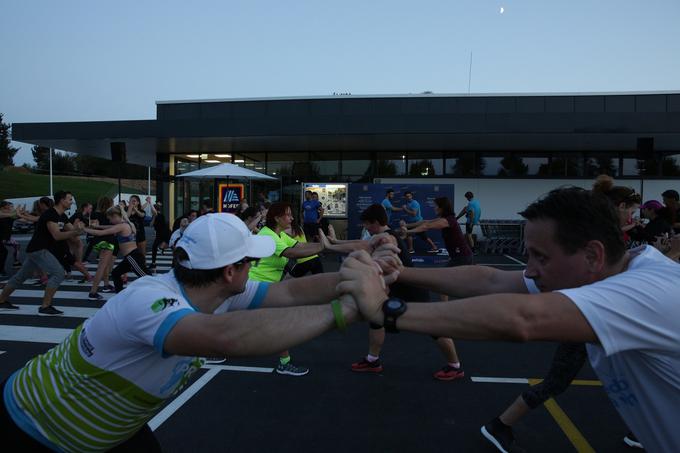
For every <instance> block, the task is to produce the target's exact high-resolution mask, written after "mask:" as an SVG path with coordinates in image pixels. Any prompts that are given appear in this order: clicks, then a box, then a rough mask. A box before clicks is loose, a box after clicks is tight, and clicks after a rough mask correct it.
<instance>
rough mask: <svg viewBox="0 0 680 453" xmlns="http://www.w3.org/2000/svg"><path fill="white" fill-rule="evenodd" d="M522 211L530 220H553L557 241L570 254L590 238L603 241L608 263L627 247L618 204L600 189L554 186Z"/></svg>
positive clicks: (614, 259)
mask: <svg viewBox="0 0 680 453" xmlns="http://www.w3.org/2000/svg"><path fill="white" fill-rule="evenodd" d="M519 215H521V216H522V217H524V218H525V219H527V220H529V221H533V220H553V221H554V222H555V241H556V242H557V243H558V244H559V245H560V247H562V249H563V250H564V251H565V252H566V253H568V254H570V255H573V254H574V253H576V252H577V251H579V250H581V249H583V248H584V247H585V246H586V245H587V244H588V242H589V241H600V242H601V243H602V244H603V245H604V249H605V252H606V254H607V263H608V264H614V263H616V262H617V261H619V260H620V259H621V257H623V254H624V253H625V251H626V246H625V243H624V242H623V233H622V231H621V226H620V224H619V215H618V212H617V210H616V206H615V205H614V204H613V203H612V202H611V200H610V199H609V198H607V197H606V196H605V195H603V194H601V193H599V192H597V191H590V190H585V189H582V188H580V187H561V188H558V189H554V190H551V191H550V192H548V194H547V195H544V196H543V197H541V198H539V199H538V200H537V201H534V202H533V203H531V204H530V205H529V206H528V207H527V208H526V209H525V210H524V211H522V212H520V213H519Z"/></svg>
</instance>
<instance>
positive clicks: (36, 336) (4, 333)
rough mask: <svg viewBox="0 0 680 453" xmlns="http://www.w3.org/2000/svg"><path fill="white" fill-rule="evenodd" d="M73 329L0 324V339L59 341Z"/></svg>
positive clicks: (30, 341)
mask: <svg viewBox="0 0 680 453" xmlns="http://www.w3.org/2000/svg"><path fill="white" fill-rule="evenodd" d="M72 331H73V329H57V328H54V327H33V326H7V325H0V341H24V342H27V343H53V344H54V343H61V342H62V340H63V339H64V338H66V337H67V336H68V335H69V334H70V333H71V332H72Z"/></svg>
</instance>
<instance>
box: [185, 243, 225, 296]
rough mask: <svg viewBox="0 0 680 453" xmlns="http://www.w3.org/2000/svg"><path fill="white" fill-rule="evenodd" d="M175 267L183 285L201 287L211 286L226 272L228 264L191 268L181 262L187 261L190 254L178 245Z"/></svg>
mask: <svg viewBox="0 0 680 453" xmlns="http://www.w3.org/2000/svg"><path fill="white" fill-rule="evenodd" d="M173 258H174V262H175V263H176V264H175V267H174V272H175V278H176V279H177V281H178V282H180V283H181V284H182V285H186V286H189V287H193V288H201V287H205V286H210V285H211V284H212V283H215V282H217V281H218V280H219V279H220V278H221V277H222V274H223V273H224V268H225V267H227V266H228V265H227V266H222V267H220V268H217V269H189V268H188V267H184V266H182V265H181V264H179V263H180V262H181V261H186V260H188V259H189V255H188V254H187V252H186V251H185V250H184V249H183V248H182V247H176V248H175V252H174V254H173Z"/></svg>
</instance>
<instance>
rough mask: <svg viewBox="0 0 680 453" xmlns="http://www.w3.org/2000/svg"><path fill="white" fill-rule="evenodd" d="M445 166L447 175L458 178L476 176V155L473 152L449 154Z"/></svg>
mask: <svg viewBox="0 0 680 453" xmlns="http://www.w3.org/2000/svg"><path fill="white" fill-rule="evenodd" d="M444 164H445V167H444V168H445V169H446V174H447V175H451V176H458V177H470V176H475V153H474V152H472V151H460V152H451V153H447V154H446V159H445V161H444ZM482 170H483V169H482Z"/></svg>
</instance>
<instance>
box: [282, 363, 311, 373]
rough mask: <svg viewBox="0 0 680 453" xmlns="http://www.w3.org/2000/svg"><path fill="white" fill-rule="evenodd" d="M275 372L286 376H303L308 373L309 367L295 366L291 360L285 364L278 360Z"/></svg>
mask: <svg viewBox="0 0 680 453" xmlns="http://www.w3.org/2000/svg"><path fill="white" fill-rule="evenodd" d="M276 372H277V373H278V374H287V375H288V376H304V375H305V374H307V373H309V368H305V367H303V366H295V365H293V363H292V362H288V363H287V364H285V365H284V364H282V363H281V362H279V365H278V366H277V367H276Z"/></svg>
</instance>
